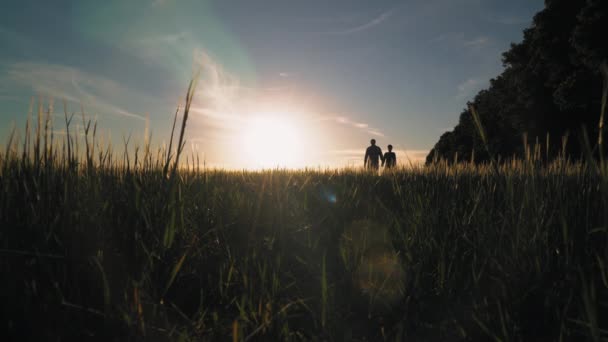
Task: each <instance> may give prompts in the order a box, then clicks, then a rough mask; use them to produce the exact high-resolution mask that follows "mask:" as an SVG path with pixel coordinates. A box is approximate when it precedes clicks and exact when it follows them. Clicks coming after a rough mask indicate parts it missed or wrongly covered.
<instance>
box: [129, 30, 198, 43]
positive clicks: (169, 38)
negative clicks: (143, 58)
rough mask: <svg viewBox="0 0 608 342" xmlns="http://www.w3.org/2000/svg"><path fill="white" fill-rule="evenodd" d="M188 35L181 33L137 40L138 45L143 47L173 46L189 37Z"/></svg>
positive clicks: (186, 32)
mask: <svg viewBox="0 0 608 342" xmlns="http://www.w3.org/2000/svg"><path fill="white" fill-rule="evenodd" d="M189 35H190V33H189V32H188V31H182V32H177V33H167V34H161V35H157V36H151V37H146V38H143V39H141V40H139V43H140V44H144V45H154V44H173V43H177V42H179V41H181V40H184V39H186V38H187V37H189Z"/></svg>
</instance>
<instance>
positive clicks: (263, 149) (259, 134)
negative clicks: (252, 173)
mask: <svg viewBox="0 0 608 342" xmlns="http://www.w3.org/2000/svg"><path fill="white" fill-rule="evenodd" d="M241 146H242V149H243V152H244V154H243V156H244V159H245V160H244V162H245V164H246V165H247V167H250V168H275V167H286V168H297V167H301V166H302V165H301V163H302V157H301V156H302V153H303V152H304V143H303V141H302V132H301V127H298V125H297V123H296V121H294V120H293V119H291V118H289V117H288V116H287V115H286V114H283V115H272V114H262V115H257V116H255V117H252V118H251V119H249V120H248V121H247V124H246V125H245V126H244V127H243V132H242V133H241Z"/></svg>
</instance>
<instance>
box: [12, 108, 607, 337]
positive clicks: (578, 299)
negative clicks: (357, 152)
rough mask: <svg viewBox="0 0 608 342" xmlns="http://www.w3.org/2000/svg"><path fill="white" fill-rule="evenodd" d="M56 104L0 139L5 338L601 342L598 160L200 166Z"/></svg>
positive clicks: (602, 212)
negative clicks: (126, 149)
mask: <svg viewBox="0 0 608 342" xmlns="http://www.w3.org/2000/svg"><path fill="white" fill-rule="evenodd" d="M190 98H191V97H190ZM185 110H186V112H187V110H188V105H186V108H185ZM47 117H48V115H45V114H44V113H42V112H41V113H39V119H38V122H39V124H38V129H37V131H36V133H35V134H30V133H29V131H30V127H29V124H28V128H27V129H26V134H25V136H24V138H23V139H17V138H16V136H14V137H13V138H11V139H10V140H9V142H8V143H7V147H6V148H5V149H4V151H3V152H0V227H1V228H0V275H1V279H2V288H1V289H2V291H1V292H0V293H1V294H2V306H1V307H2V308H1V309H0V310H1V311H0V312H1V316H0V324H1V325H2V328H0V329H1V331H4V333H3V335H5V336H8V337H9V339H15V340H40V339H44V340H71V339H76V338H80V339H96V340H126V339H130V340H140V339H146V340H184V341H187V340H201V339H202V340H230V339H233V340H235V341H241V340H328V341H342V340H354V341H362V340H374V341H377V340H389V341H395V340H397V341H400V340H408V339H411V340H496V341H512V340H514V341H517V340H563V341H566V340H579V339H588V340H594V341H600V340H606V339H608V323H606V322H607V321H608V318H607V315H608V270H607V268H608V248H607V247H608V231H607V228H608V188H607V182H606V178H605V177H604V176H603V175H602V172H598V168H597V166H596V165H587V164H585V163H574V162H568V161H567V160H564V159H560V160H558V161H556V162H554V163H553V164H551V165H545V166H539V164H538V163H536V162H535V161H533V160H527V161H513V162H511V163H503V164H502V165H500V166H499V165H497V164H492V165H491V166H474V165H469V164H461V165H449V164H448V163H443V162H440V163H437V164H435V165H432V166H429V167H410V168H407V169H399V170H397V171H396V172H394V173H390V174H389V173H387V174H384V175H381V176H378V175H375V174H371V173H367V172H363V171H361V170H336V171H331V170H328V171H314V170H301V171H287V170H267V171H262V172H246V171H226V170H205V169H202V168H201V167H200V165H199V164H198V163H195V162H193V160H194V159H193V158H190V159H187V160H189V161H188V162H187V164H184V163H180V164H179V165H183V167H178V162H177V161H178V159H177V158H178V157H179V155H180V153H179V152H180V151H181V149H182V148H183V130H184V129H185V124H184V125H183V126H182V131H181V132H180V138H179V140H178V143H177V147H176V148H175V149H176V150H177V153H175V155H172V154H171V153H170V151H162V150H159V151H158V152H153V150H152V148H151V147H150V146H148V145H144V146H143V148H141V149H138V150H137V151H138V152H137V153H136V154H135V155H129V154H127V153H125V154H122V153H119V152H115V151H114V150H113V149H111V148H110V147H107V146H106V147H103V146H101V145H100V144H99V143H98V142H97V141H96V139H95V137H94V135H95V133H94V132H95V128H94V126H93V127H91V124H90V123H88V122H86V121H84V120H85V119H84V118H83V126H84V127H85V128H86V131H85V136H84V137H83V138H81V139H80V143H79V145H77V144H76V141H78V139H77V138H76V136H77V135H76V134H73V133H74V132H71V133H72V136H71V138H65V139H63V140H62V141H55V140H53V137H52V135H51V134H50V133H49V132H52V130H50V128H49V127H48V124H47V123H46V122H47V120H46V119H45V118H47ZM66 122H67V123H69V122H70V118H68V117H67V115H66ZM182 159H183V158H182ZM602 167H603V165H602ZM602 170H603V169H602Z"/></svg>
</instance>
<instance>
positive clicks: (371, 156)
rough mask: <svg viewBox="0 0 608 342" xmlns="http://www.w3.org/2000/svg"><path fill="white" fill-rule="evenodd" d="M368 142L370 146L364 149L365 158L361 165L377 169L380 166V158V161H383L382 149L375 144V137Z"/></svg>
mask: <svg viewBox="0 0 608 342" xmlns="http://www.w3.org/2000/svg"><path fill="white" fill-rule="evenodd" d="M370 144H371V146H369V147H368V148H367V150H365V159H364V160H363V165H364V166H365V167H367V168H368V169H370V170H378V168H379V167H380V160H382V163H384V158H383V157H382V149H380V147H378V146H376V139H372V140H371V141H370Z"/></svg>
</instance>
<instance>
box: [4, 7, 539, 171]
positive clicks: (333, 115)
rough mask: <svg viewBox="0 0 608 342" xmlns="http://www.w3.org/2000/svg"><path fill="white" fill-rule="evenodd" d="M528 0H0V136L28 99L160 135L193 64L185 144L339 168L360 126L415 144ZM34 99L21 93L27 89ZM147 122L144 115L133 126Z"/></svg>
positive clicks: (359, 146) (457, 104)
mask: <svg viewBox="0 0 608 342" xmlns="http://www.w3.org/2000/svg"><path fill="white" fill-rule="evenodd" d="M542 7H543V1H542V0H512V1H500V0H401V1H389V0H375V1H367V0H350V1H343V0H335V1H327V0H308V1H295V0H293V1H292V0H258V1H248V0H240V1H237V0H218V1H204V0H131V1H122V0H105V1H91V0H74V1H69V0H56V1H45V0H39V1H32V0H19V1H15V0H3V4H2V11H0V46H1V48H0V143H3V142H4V141H6V140H7V138H8V136H9V134H10V132H11V130H12V129H13V127H17V129H18V131H20V132H21V133H23V128H24V127H25V121H26V120H27V117H28V112H29V111H30V106H31V105H32V103H33V108H34V112H36V108H37V107H38V103H42V104H43V107H44V108H49V107H50V108H51V110H52V113H53V115H52V118H53V127H54V128H53V129H54V134H55V135H56V136H62V135H65V131H66V129H65V123H64V111H65V112H67V113H69V114H71V113H76V114H78V115H77V116H75V119H74V120H73V124H72V127H71V128H73V129H72V131H73V132H74V131H78V132H81V131H82V126H83V124H82V117H81V116H82V112H84V116H85V119H86V120H88V119H91V120H95V121H96V122H97V126H98V132H97V134H98V136H101V137H102V138H103V140H102V141H112V143H113V144H114V145H121V144H123V139H128V138H129V137H131V140H130V144H131V145H130V146H131V147H133V146H134V145H135V144H143V141H144V135H146V132H148V133H149V134H151V141H152V143H153V145H154V146H162V145H163V144H167V142H168V139H169V135H170V129H171V125H172V123H173V116H174V113H175V110H176V108H177V106H178V105H182V106H183V103H184V99H185V94H186V89H187V87H188V82H189V80H190V79H191V78H192V77H193V74H194V72H195V71H196V70H200V78H199V83H198V86H197V91H196V94H195V100H194V103H193V106H192V108H191V113H190V116H189V118H188V126H187V135H186V138H187V145H186V152H187V153H190V154H192V153H196V154H198V155H199V157H200V159H201V160H204V161H205V163H206V165H208V166H212V167H223V168H235V169H239V168H263V167H274V166H280V167H290V168H301V167H341V166H358V165H360V164H362V162H363V154H364V151H365V148H366V147H367V146H368V145H369V140H370V139H372V138H373V139H376V140H377V142H378V145H379V146H380V147H381V148H382V149H383V150H386V145H388V144H392V145H393V146H394V148H395V150H396V151H397V156H398V160H399V162H400V163H403V164H407V163H417V162H420V161H421V160H423V159H424V157H425V156H426V154H427V153H428V151H429V150H430V149H431V148H432V147H433V145H434V144H435V143H436V142H437V140H438V138H439V136H440V135H441V134H442V133H443V132H445V131H448V130H451V129H452V128H453V127H454V126H455V125H456V124H457V122H458V118H459V115H460V113H461V111H462V109H463V108H464V107H465V106H466V103H467V101H469V100H471V99H472V98H473V96H474V95H475V94H476V93H477V92H478V91H479V90H481V89H483V88H485V87H487V86H488V84H489V80H490V79H491V78H493V77H495V76H497V75H498V74H500V72H501V71H502V69H503V66H502V62H501V54H502V53H503V52H504V51H506V50H508V48H509V46H510V44H511V43H513V42H519V41H521V39H522V31H523V29H525V28H526V27H528V26H529V25H530V24H531V21H532V17H533V15H534V14H535V13H536V12H538V11H539V10H540V9H542ZM32 101H33V102H32ZM146 127H148V128H146Z"/></svg>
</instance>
